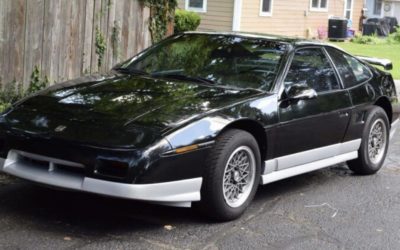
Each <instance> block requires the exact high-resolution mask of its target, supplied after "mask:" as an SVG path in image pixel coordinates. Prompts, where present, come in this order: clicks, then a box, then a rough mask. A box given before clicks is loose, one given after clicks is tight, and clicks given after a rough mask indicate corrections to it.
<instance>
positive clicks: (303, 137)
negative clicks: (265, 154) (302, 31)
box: [275, 47, 352, 168]
mask: <svg viewBox="0 0 400 250" xmlns="http://www.w3.org/2000/svg"><path fill="white" fill-rule="evenodd" d="M295 84H306V85H308V87H310V88H312V89H314V90H315V91H316V92H317V97H315V98H312V99H298V100H296V99H289V98H287V94H286V93H288V90H289V89H290V87H291V86H293V85H295ZM283 87H284V90H283V91H282V95H281V97H280V101H279V103H278V112H279V125H278V128H277V143H276V145H275V154H276V155H275V157H282V156H288V155H293V154H296V153H302V152H305V151H309V150H312V149H318V148H322V149H324V148H327V150H329V146H330V145H334V144H338V143H340V142H341V141H342V139H343V136H344V134H345V131H346V128H347V125H348V123H349V119H350V117H349V116H350V109H351V106H352V104H351V100H350V97H349V93H348V91H347V90H344V89H343V88H342V86H341V84H340V82H339V79H338V77H337V75H336V73H335V70H334V68H333V66H332V63H331V61H330V60H329V59H328V57H327V54H326V52H325V51H324V50H323V49H322V48H319V47H311V48H304V49H298V50H296V51H295V52H294V56H293V59H292V62H291V64H290V67H289V70H288V73H287V75H286V78H285V80H284V86H283ZM323 152H324V150H322V151H317V154H320V153H322V155H323ZM305 155H307V158H309V156H310V155H312V154H310V153H309V152H308V154H305ZM296 156H299V157H300V158H301V156H304V155H302V154H298V155H296ZM321 157H322V156H321ZM303 158H304V157H303ZM317 158H318V157H317ZM317 158H315V160H318V159H317ZM310 161H313V159H311V160H310ZM300 162H301V160H300ZM288 167H290V166H289V165H287V166H280V168H288Z"/></svg>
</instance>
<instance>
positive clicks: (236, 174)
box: [200, 129, 260, 221]
mask: <svg viewBox="0 0 400 250" xmlns="http://www.w3.org/2000/svg"><path fill="white" fill-rule="evenodd" d="M259 179H260V151H259V148H258V144H257V141H256V140H255V139H254V137H253V136H252V135H251V134H249V133H248V132H246V131H243V130H238V129H232V130H228V131H226V132H225V133H223V134H222V135H221V136H220V137H219V138H218V139H217V141H216V144H215V146H214V150H212V151H211V153H210V156H209V157H208V159H207V164H206V166H205V172H204V176H203V185H202V190H201V202H200V208H201V211H202V212H203V213H205V214H206V215H207V216H208V217H211V218H213V219H216V220H222V221H226V220H233V219H236V218H238V217H239V216H240V215H242V213H243V212H244V211H245V209H246V208H247V206H248V205H249V204H250V202H251V200H252V199H253V197H254V195H255V192H256V190H257V187H258V184H259Z"/></svg>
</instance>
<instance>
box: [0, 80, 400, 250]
mask: <svg viewBox="0 0 400 250" xmlns="http://www.w3.org/2000/svg"><path fill="white" fill-rule="evenodd" d="M399 88H400V86H399ZM399 225H400V133H397V135H396V137H395V138H394V140H393V141H392V143H391V145H390V149H389V155H388V157H387V160H386V162H385V165H384V167H383V169H382V170H381V171H380V172H379V173H378V174H376V175H373V176H356V175H353V174H352V173H351V171H349V170H348V169H347V167H346V165H345V164H342V165H336V166H333V167H330V168H328V169H324V170H320V171H315V172H313V173H309V174H305V175H301V176H298V177H294V178H291V179H288V180H284V181H280V182H277V183H274V184H270V185H266V186H261V187H260V188H259V190H258V192H257V195H256V197H255V200H254V201H253V203H252V205H251V206H250V208H249V209H248V210H247V212H246V213H245V214H244V216H243V217H242V218H241V219H239V220H236V221H233V222H229V223H211V222H210V221H207V220H205V219H204V218H202V217H200V216H198V215H197V214H196V213H195V212H194V211H192V210H191V209H183V208H170V207H162V206H156V205H149V204H144V203H140V202H133V201H126V200H118V199H110V198H104V197H99V196H95V195H89V194H82V193H74V192H66V191H57V190H50V189H46V188H42V187H38V186H36V185H33V184H30V183H28V182H25V181H21V180H17V179H13V178H9V177H7V176H4V175H0V249H181V248H183V249H186V248H190V249H399V248H400V226H399Z"/></svg>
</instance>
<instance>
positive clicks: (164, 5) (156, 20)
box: [140, 0, 178, 43]
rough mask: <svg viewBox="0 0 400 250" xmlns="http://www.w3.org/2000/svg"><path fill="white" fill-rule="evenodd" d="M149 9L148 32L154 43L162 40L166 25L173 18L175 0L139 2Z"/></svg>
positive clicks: (142, 0) (143, 0) (146, 0)
mask: <svg viewBox="0 0 400 250" xmlns="http://www.w3.org/2000/svg"><path fill="white" fill-rule="evenodd" d="M140 1H141V3H142V4H143V5H145V6H147V7H149V8H150V11H151V16H150V20H149V21H150V23H149V30H150V33H151V39H152V41H153V42H154V43H156V42H159V41H160V40H161V39H163V38H164V37H165V35H166V33H167V28H168V23H169V22H171V21H172V20H173V18H174V13H175V8H176V6H177V5H178V4H177V2H176V0H140Z"/></svg>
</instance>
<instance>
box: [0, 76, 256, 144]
mask: <svg viewBox="0 0 400 250" xmlns="http://www.w3.org/2000/svg"><path fill="white" fill-rule="evenodd" d="M258 94H260V92H259V91H257V90H251V89H243V90H239V89H228V88H221V87H218V86H212V85H202V84H196V83H189V82H184V81H168V80H162V79H154V78H150V77H142V76H128V75H121V74H114V75H106V76H97V77H93V76H91V77H86V78H80V79H77V80H74V81H69V82H65V83H62V84H57V85H54V86H52V87H50V88H48V89H46V90H44V91H41V92H39V93H37V94H36V95H34V96H32V97H30V98H27V99H25V100H24V101H22V102H20V103H18V104H17V105H15V106H14V107H13V108H12V109H11V110H10V111H9V112H7V113H6V114H4V115H3V119H2V122H3V125H5V126H7V128H8V129H9V130H11V131H14V132H15V133H18V132H19V133H24V134H31V135H32V136H40V137H46V138H54V137H56V138H60V139H66V140H69V141H71V140H72V141H78V142H80V143H88V144H92V145H100V146H107V147H145V146H147V145H150V144H151V143H153V142H154V141H155V140H156V139H157V138H160V137H161V134H162V133H163V132H165V131H168V130H169V129H173V128H175V127H178V126H181V125H183V124H185V123H187V122H190V121H191V120H192V119H196V118H197V117H200V116H202V115H204V113H206V112H210V111H213V110H217V109H219V108H221V107H225V106H227V105H231V104H234V103H237V102H240V101H243V100H245V99H247V98H249V97H252V96H255V95H258Z"/></svg>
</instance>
